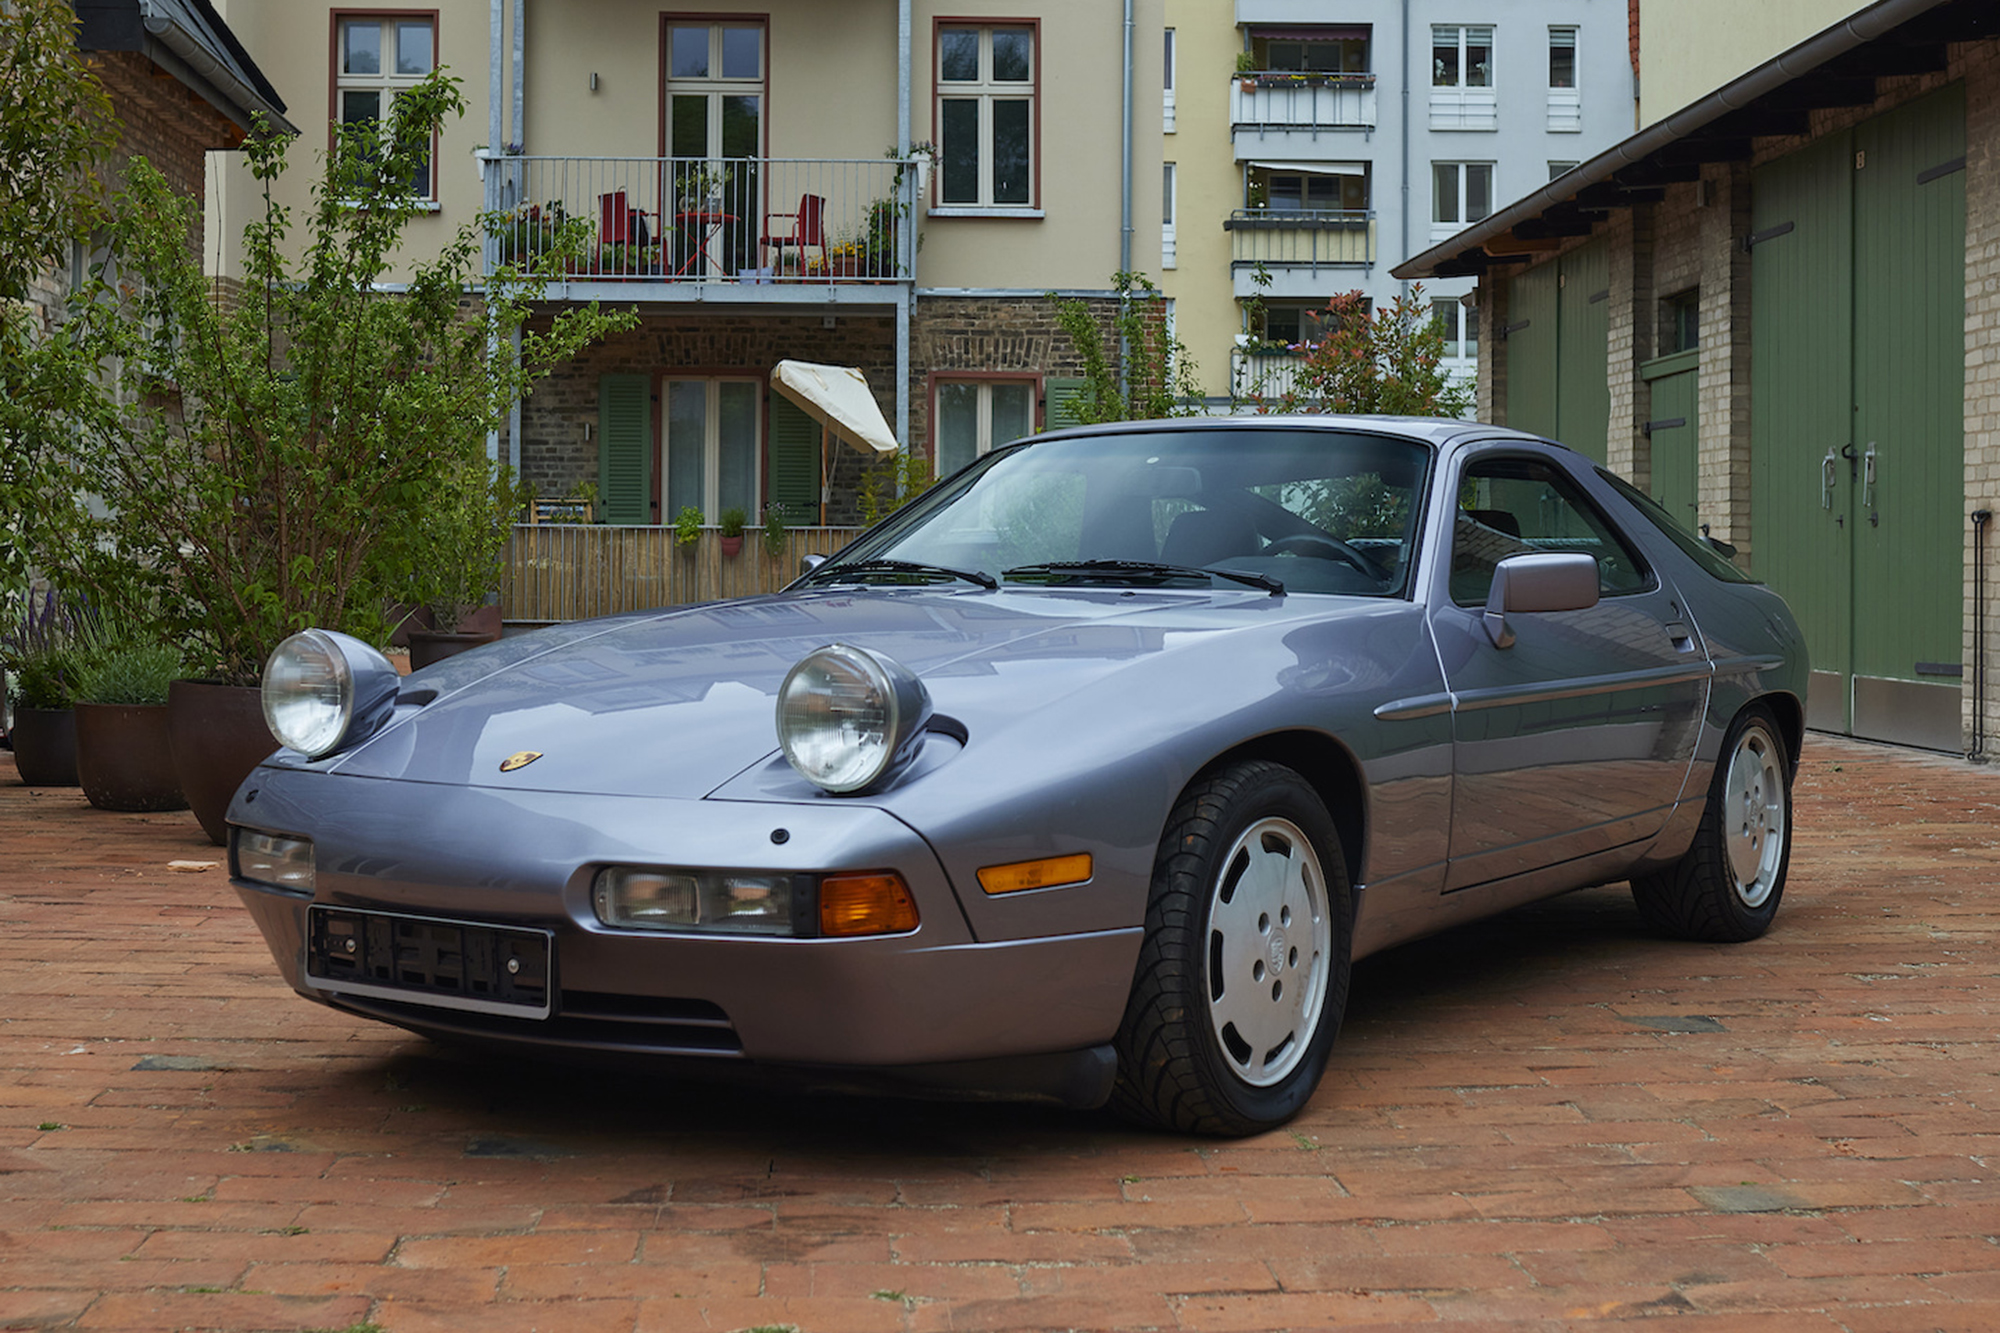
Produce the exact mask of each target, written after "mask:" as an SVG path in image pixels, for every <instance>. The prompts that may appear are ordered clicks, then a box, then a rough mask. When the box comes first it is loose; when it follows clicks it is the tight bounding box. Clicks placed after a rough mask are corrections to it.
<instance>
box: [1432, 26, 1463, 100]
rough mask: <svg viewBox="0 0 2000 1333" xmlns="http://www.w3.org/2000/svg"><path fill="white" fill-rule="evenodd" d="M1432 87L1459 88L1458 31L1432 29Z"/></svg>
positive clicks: (1453, 29)
mask: <svg viewBox="0 0 2000 1333" xmlns="http://www.w3.org/2000/svg"><path fill="white" fill-rule="evenodd" d="M1431 86H1432V87H1433V88H1456V87H1458V29H1457V28H1432V29H1431Z"/></svg>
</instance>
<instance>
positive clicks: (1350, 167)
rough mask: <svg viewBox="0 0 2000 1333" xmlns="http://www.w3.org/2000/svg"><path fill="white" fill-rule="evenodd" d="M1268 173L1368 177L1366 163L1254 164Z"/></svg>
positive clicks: (1253, 164)
mask: <svg viewBox="0 0 2000 1333" xmlns="http://www.w3.org/2000/svg"><path fill="white" fill-rule="evenodd" d="M1250 165H1251V166H1253V167H1262V168H1264V170H1266V171H1297V172H1302V173H1304V174H1305V175H1308V176H1366V175H1367V174H1368V164H1367V163H1366V162H1252V163H1251V164H1250Z"/></svg>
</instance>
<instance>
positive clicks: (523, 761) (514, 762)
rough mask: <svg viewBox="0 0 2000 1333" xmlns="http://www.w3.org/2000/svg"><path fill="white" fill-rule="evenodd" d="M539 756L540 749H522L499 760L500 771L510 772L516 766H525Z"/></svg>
mask: <svg viewBox="0 0 2000 1333" xmlns="http://www.w3.org/2000/svg"><path fill="white" fill-rule="evenodd" d="M541 757H542V752H541V751H540V750H522V751H520V752H518V753H516V754H510V755H508V756H507V757H506V758H505V759H502V760H501V761H500V771H501V772H502V773H512V772H513V771H514V770H515V769H517V768H526V767H527V766H528V765H529V764H532V763H534V762H535V761H536V760H537V759H540V758H541Z"/></svg>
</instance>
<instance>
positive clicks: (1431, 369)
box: [1250, 283, 1472, 417]
mask: <svg viewBox="0 0 2000 1333" xmlns="http://www.w3.org/2000/svg"><path fill="white" fill-rule="evenodd" d="M1320 318H1321V320H1322V321H1323V322H1324V323H1325V324H1326V326H1327V327H1329V328H1331V329H1332V330H1333V332H1331V333H1329V334H1327V335H1326V336H1325V337H1324V338H1322V339H1320V341H1319V342H1318V343H1316V344H1314V345H1313V346H1312V347H1310V348H1309V349H1307V351H1306V354H1305V357H1304V359H1303V360H1302V361H1301V363H1300V365H1299V367H1298V370H1297V372H1296V375H1295V377H1294V379H1293V380H1292V383H1291V384H1290V385H1289V386H1288V387H1287V388H1286V389H1285V390H1284V391H1283V392H1281V393H1279V394H1276V395H1272V396H1266V395H1264V394H1263V393H1262V392H1261V386H1253V389H1252V393H1251V395H1250V397H1251V399H1252V401H1253V402H1254V404H1255V405H1256V407H1257V408H1258V410H1260V411H1267V412H1379V413H1386V414H1389V415H1392V416H1417V417H1458V416H1463V415H1464V414H1465V413H1466V412H1467V411H1468V410H1469V409H1470V408H1471V406H1472V390H1471V389H1469V388H1467V387H1466V386H1465V385H1463V384H1457V383H1454V382H1453V381H1452V380H1451V378H1450V377H1449V376H1448V375H1447V374H1446V373H1445V372H1444V370H1443V369H1441V367H1440V365H1439V363H1440V362H1441V361H1443V359H1444V328H1443V326H1442V325H1441V324H1440V323H1439V322H1438V319H1437V316H1436V315H1435V314H1434V313H1433V312H1432V310H1431V306H1430V302H1429V301H1427V300H1425V299H1424V289H1423V284H1421V283H1418V284H1416V285H1414V286H1412V287H1411V288H1410V291H1409V294H1408V295H1406V296H1398V297H1396V299H1395V300H1394V301H1393V302H1391V303H1390V305H1389V307H1388V308H1387V309H1386V310H1371V309H1370V308H1369V306H1368V303H1367V301H1366V300H1365V299H1364V298H1363V297H1362V295H1361V293H1360V292H1346V293H1343V294H1342V295H1339V296H1336V297H1334V298H1333V300H1332V301H1331V302H1329V303H1328V305H1327V308H1326V310H1325V312H1324V313H1323V314H1322V315H1321V317H1320Z"/></svg>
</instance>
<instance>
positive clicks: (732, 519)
mask: <svg viewBox="0 0 2000 1333" xmlns="http://www.w3.org/2000/svg"><path fill="white" fill-rule="evenodd" d="M749 521H750V516H749V515H748V514H746V513H744V512H743V511H742V510H741V509H737V508H735V507H733V506H732V507H731V508H728V509H725V510H723V511H722V514H721V516H720V518H718V519H717V521H716V526H717V527H718V528H720V529H721V530H722V535H723V536H725V537H741V536H742V535H743V526H744V525H745V524H746V523H748V522H749Z"/></svg>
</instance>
